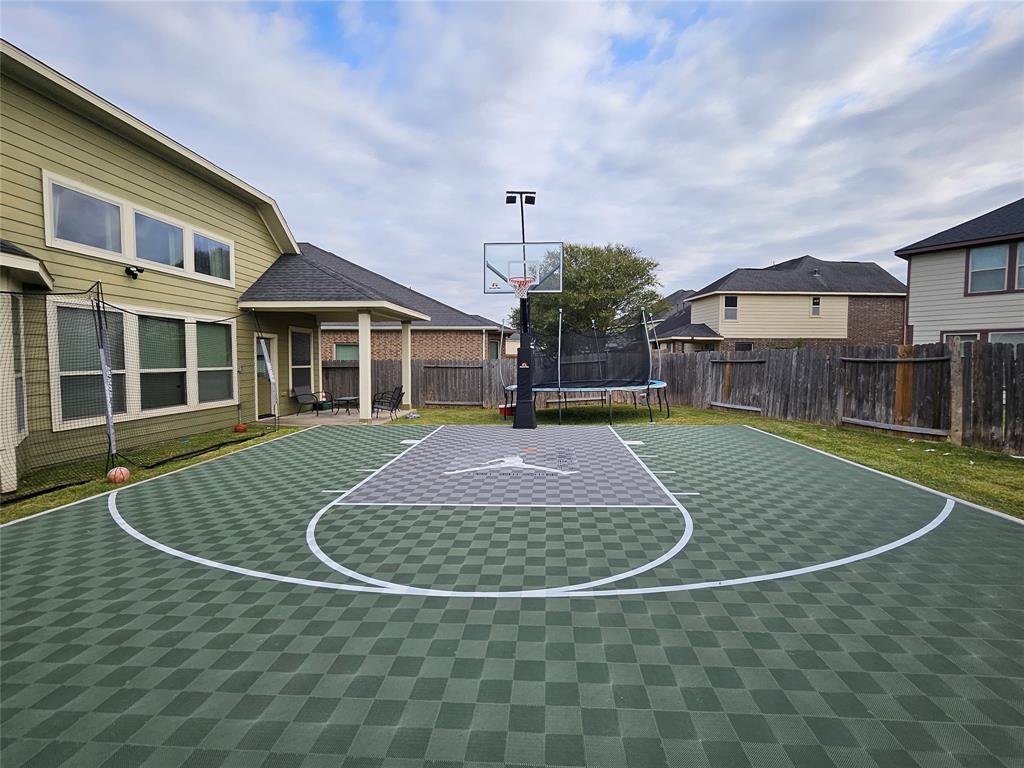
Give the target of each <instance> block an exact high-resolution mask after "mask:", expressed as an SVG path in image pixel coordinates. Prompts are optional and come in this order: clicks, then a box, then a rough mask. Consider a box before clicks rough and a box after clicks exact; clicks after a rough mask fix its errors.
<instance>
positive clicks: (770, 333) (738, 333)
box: [712, 293, 849, 339]
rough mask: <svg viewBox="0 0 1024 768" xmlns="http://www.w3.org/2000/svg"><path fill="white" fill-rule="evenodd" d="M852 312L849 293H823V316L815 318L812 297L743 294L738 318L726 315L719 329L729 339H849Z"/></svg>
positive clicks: (720, 309)
mask: <svg viewBox="0 0 1024 768" xmlns="http://www.w3.org/2000/svg"><path fill="white" fill-rule="evenodd" d="M717 298H718V300H719V312H724V301H723V300H722V298H723V297H721V296H718V297H717ZM848 311H849V299H848V298H847V297H846V296H830V295H828V294H823V295H822V297H821V315H820V316H819V317H812V316H811V297H810V296H804V295H787V294H742V293H741V294H739V311H738V313H737V318H736V320H725V319H724V318H723V319H722V320H721V321H720V324H719V326H718V332H719V335H721V336H723V337H725V338H727V339H800V338H806V339H845V338H846V335H847V314H848ZM712 327H714V326H712Z"/></svg>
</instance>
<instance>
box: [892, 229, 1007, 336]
mask: <svg viewBox="0 0 1024 768" xmlns="http://www.w3.org/2000/svg"><path fill="white" fill-rule="evenodd" d="M966 258H967V255H966V252H965V251H964V250H963V249H960V250H955V251H943V252H941V253H929V254H926V255H923V256H914V257H913V258H912V260H911V263H910V314H909V319H908V322H909V323H910V325H912V326H914V343H916V344H928V343H932V342H936V341H941V337H940V334H941V333H942V332H943V331H975V330H977V331H985V330H989V329H996V328H1024V293H1001V294H995V295H991V296H964V268H965V263H964V261H965V259H966Z"/></svg>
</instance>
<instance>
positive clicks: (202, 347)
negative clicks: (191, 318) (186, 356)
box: [196, 323, 235, 403]
mask: <svg viewBox="0 0 1024 768" xmlns="http://www.w3.org/2000/svg"><path fill="white" fill-rule="evenodd" d="M231 331H232V329H231V326H230V325H225V324H224V323H196V354H197V356H198V361H197V363H196V366H197V368H198V369H199V402H200V403H212V402H217V401H218V400H230V399H232V397H233V396H234V382H235V375H234V357H233V355H232V352H231V346H232V345H231V340H232V332H231Z"/></svg>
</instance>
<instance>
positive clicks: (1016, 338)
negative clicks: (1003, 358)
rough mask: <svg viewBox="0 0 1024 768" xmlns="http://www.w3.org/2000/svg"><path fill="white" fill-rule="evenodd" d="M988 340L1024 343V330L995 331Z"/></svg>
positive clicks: (997, 342)
mask: <svg viewBox="0 0 1024 768" xmlns="http://www.w3.org/2000/svg"><path fill="white" fill-rule="evenodd" d="M988 340H989V341H990V342H991V343H992V344H1024V331H1000V332H997V331H993V332H992V333H990V334H989V335H988Z"/></svg>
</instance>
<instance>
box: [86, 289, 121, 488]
mask: <svg viewBox="0 0 1024 768" xmlns="http://www.w3.org/2000/svg"><path fill="white" fill-rule="evenodd" d="M93 287H94V288H95V289H96V295H95V296H94V297H93V300H92V305H93V318H94V321H95V324H96V349H97V351H98V353H99V358H100V377H101V379H102V381H103V406H104V416H105V421H106V427H107V458H106V468H107V471H108V472H109V471H110V469H111V467H113V466H114V459H115V457H116V456H117V455H118V454H117V435H116V434H115V432H114V374H113V373H112V372H111V370H110V355H109V351H110V338H109V334H108V333H107V313H106V306H105V302H104V300H103V283H102V282H100V281H97V282H96V284H95V285H94V286H93Z"/></svg>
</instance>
